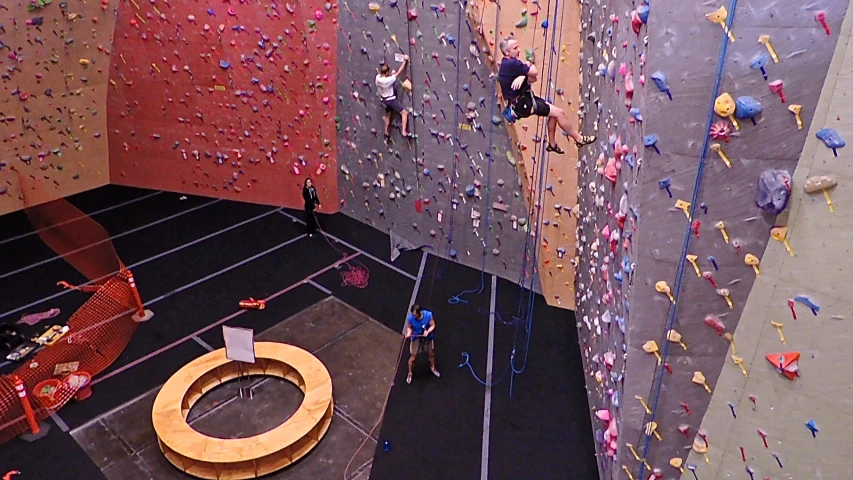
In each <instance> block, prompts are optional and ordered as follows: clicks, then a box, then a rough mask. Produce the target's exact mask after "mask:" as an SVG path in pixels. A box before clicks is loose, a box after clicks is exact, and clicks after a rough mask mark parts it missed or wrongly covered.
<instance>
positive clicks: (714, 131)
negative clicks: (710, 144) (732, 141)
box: [709, 121, 732, 143]
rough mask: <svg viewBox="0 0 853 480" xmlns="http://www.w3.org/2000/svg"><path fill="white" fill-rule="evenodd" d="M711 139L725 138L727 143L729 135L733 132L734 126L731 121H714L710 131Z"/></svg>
mask: <svg viewBox="0 0 853 480" xmlns="http://www.w3.org/2000/svg"><path fill="white" fill-rule="evenodd" d="M709 133H710V134H711V139H713V140H723V141H724V142H726V143H729V135H731V134H732V126H731V124H729V123H726V122H723V121H718V122H714V124H713V125H711V129H710V132H709Z"/></svg>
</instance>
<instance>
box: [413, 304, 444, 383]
mask: <svg viewBox="0 0 853 480" xmlns="http://www.w3.org/2000/svg"><path fill="white" fill-rule="evenodd" d="M434 331H435V319H434V318H433V317H432V312H430V311H429V310H423V309H422V308H421V307H420V305H412V310H411V313H409V314H408V315H407V316H406V338H408V339H410V340H411V342H410V343H409V376H407V377H406V383H412V367H414V366H415V359H416V358H417V357H418V353H421V352H424V351H426V352H427V355H428V356H429V366H430V370H432V374H433V375H435V376H436V377H440V376H441V374H440V373H438V370H436V369H435V333H433V332H434Z"/></svg>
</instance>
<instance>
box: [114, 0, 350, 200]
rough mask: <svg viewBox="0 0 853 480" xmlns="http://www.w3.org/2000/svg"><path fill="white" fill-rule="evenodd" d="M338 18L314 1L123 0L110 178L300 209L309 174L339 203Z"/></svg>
mask: <svg viewBox="0 0 853 480" xmlns="http://www.w3.org/2000/svg"><path fill="white" fill-rule="evenodd" d="M326 5H329V8H328V9H327V8H326ZM208 9H209V10H208ZM336 18H337V12H336V8H335V7H333V6H331V4H324V3H323V2H316V3H312V2H296V3H295V4H288V3H271V4H264V5H261V4H259V3H254V2H252V3H248V2H239V3H237V2H232V3H223V2H174V3H169V2H168V1H166V2H156V1H152V2H133V1H131V2H123V3H121V6H120V7H119V10H118V19H117V23H116V31H117V33H116V35H115V46H114V53H113V58H112V64H111V66H110V79H111V82H110V83H111V86H110V91H109V95H108V98H109V100H108V106H109V109H108V116H109V125H110V180H111V182H112V183H116V184H122V185H131V186H138V187H145V188H153V189H162V190H169V191H177V192H186V193H192V194H198V195H207V196H212V197H220V198H229V199H236V200H241V201H246V202H254V203H264V204H273V205H283V206H289V207H298V206H299V205H300V204H301V196H300V185H301V182H302V180H303V178H304V177H305V176H306V175H310V176H312V177H313V178H314V179H315V182H316V183H317V184H318V187H319V188H320V190H321V195H324V196H325V199H326V200H327V201H324V202H323V207H324V209H326V211H332V210H333V209H336V208H337V189H336V187H335V185H336V180H335V174H334V171H335V159H334V157H333V155H332V152H334V149H335V146H336V142H335V76H336V72H335V71H336V61H335V51H336V50H335V48H336V44H337V41H336V31H335V25H336V23H337V22H336ZM222 62H226V63H222ZM321 168H322V169H323V171H321V173H319V174H318V173H317V172H318V171H320V169H321Z"/></svg>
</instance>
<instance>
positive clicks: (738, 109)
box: [735, 96, 761, 123]
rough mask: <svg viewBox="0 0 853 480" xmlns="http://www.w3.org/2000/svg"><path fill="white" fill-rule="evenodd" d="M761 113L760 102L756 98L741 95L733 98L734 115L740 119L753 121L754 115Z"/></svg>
mask: <svg viewBox="0 0 853 480" xmlns="http://www.w3.org/2000/svg"><path fill="white" fill-rule="evenodd" d="M758 115H761V104H760V103H758V100H756V99H754V98H752V97H748V96H743V97H738V98H737V100H735V117H737V118H740V119H747V118H748V119H750V120H752V122H753V123H755V117H757V116H758Z"/></svg>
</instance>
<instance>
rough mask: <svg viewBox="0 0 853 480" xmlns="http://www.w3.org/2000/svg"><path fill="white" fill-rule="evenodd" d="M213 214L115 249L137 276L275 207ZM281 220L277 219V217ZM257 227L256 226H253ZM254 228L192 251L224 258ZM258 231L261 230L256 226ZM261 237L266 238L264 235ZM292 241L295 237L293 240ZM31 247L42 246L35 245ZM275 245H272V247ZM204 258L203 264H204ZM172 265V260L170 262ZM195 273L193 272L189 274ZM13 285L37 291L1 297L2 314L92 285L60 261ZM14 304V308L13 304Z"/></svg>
mask: <svg viewBox="0 0 853 480" xmlns="http://www.w3.org/2000/svg"><path fill="white" fill-rule="evenodd" d="M206 208H209V209H211V211H209V212H206V211H203V210H204V209H202V210H197V211H194V212H191V213H188V214H186V215H183V216H181V217H180V218H178V219H174V220H171V221H168V222H164V223H161V224H158V225H154V226H151V227H148V228H145V229H143V230H140V231H138V232H134V233H133V234H132V235H127V236H124V237H121V238H117V239H114V240H113V241H112V242H113V245H114V246H115V250H116V252H117V253H118V255H119V258H120V259H121V260H122V262H124V264H125V265H127V266H128V267H130V268H131V269H132V270H133V271H134V273H136V268H134V267H135V265H136V264H137V263H138V262H141V261H144V260H146V259H149V258H151V257H154V256H156V255H158V254H161V253H163V252H167V251H169V250H172V249H176V248H178V247H181V246H182V245H187V244H188V243H192V242H193V241H195V240H197V239H200V238H203V237H205V236H208V235H211V234H213V233H215V232H217V231H221V230H226V229H229V228H230V227H232V226H234V225H237V224H239V223H241V222H243V221H245V220H247V219H250V218H253V217H256V216H259V215H263V214H264V213H265V212H272V210H273V209H272V208H271V207H263V206H260V205H246V206H242V205H240V204H237V203H234V202H219V203H217V204H216V205H211V206H209V207H206ZM273 215H274V213H270V214H269V215H267V217H264V218H261V219H258V220H256V222H258V223H262V222H264V221H267V222H271V224H280V223H281V222H280V220H278V218H274V219H270V218H269V217H273ZM276 217H277V216H276ZM253 223H254V222H253ZM252 227H253V226H252V225H250V224H246V225H244V226H241V227H237V228H234V229H231V230H229V231H227V232H224V233H222V234H220V235H217V236H215V237H211V238H209V239H207V240H204V241H203V242H199V243H197V244H196V245H193V246H191V247H188V248H189V249H194V248H204V247H206V246H209V247H210V250H209V251H210V252H211V255H212V256H216V257H221V256H220V255H219V253H220V252H221V250H222V245H233V243H224V242H225V241H226V240H232V241H236V240H237V238H236V237H235V235H240V234H244V235H245V232H248V231H252V230H251V229H252ZM255 228H258V227H257V226H255ZM284 231H288V232H289V231H293V232H295V231H296V229H295V228H293V229H290V228H288V229H277V230H274V231H272V232H270V236H271V238H272V239H274V238H275V237H274V235H276V234H279V233H281V232H284ZM258 235H262V234H261V233H260V232H259V234H258ZM289 238H292V237H289ZM31 243H41V242H40V241H37V240H36V241H34V242H31ZM247 244H248V245H251V243H248V242H245V241H243V242H241V245H247ZM269 244H270V245H272V243H271V242H270V243H269ZM180 253H182V252H175V253H173V254H172V255H179V254H180ZM203 260H204V257H202V259H201V260H200V261H203ZM167 261H168V260H167ZM186 273H191V272H186ZM9 280H10V281H12V280H13V281H16V282H22V283H25V284H27V285H31V286H32V287H33V288H31V289H29V290H27V291H24V292H16V294H15V295H14V296H13V297H12V298H9V297H6V296H5V294H0V311H3V312H5V311H8V310H11V309H13V308H18V307H20V306H21V305H27V304H30V303H32V302H34V301H37V300H38V299H40V298H44V297H45V296H47V295H45V294H44V291H43V289H45V288H46V289H49V290H50V292H51V294H52V293H54V291H55V290H54V286H55V284H56V282H57V281H58V280H65V281H67V282H69V283H72V284H78V283H82V282H85V281H88V279H86V278H85V277H83V276H82V275H81V274H80V273H79V272H77V271H76V270H74V268H73V267H72V266H71V265H69V264H68V263H66V262H65V261H63V260H62V259H56V260H54V261H52V262H48V263H45V264H43V265H39V266H36V267H33V268H30V269H27V270H25V271H23V272H20V273H18V274H16V275H14V276H12V277H10V278H9ZM12 302H14V304H13V303H12Z"/></svg>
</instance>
